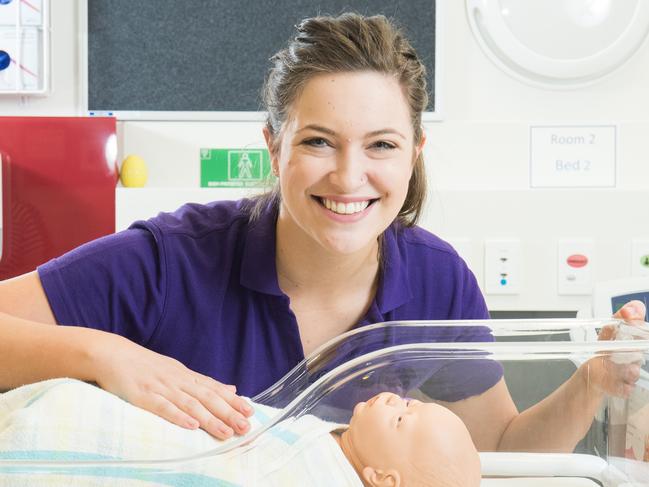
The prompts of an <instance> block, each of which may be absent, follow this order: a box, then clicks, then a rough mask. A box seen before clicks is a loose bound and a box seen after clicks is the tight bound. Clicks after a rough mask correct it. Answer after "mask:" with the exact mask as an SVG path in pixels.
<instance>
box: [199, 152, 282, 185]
mask: <svg viewBox="0 0 649 487" xmlns="http://www.w3.org/2000/svg"><path fill="white" fill-rule="evenodd" d="M272 177H273V176H272V175H271V170H270V156H269V154H268V151H267V150H266V149H201V187H202V188H218V187H227V188H248V187H254V186H264V185H265V184H266V183H267V182H268V180H269V178H272Z"/></svg>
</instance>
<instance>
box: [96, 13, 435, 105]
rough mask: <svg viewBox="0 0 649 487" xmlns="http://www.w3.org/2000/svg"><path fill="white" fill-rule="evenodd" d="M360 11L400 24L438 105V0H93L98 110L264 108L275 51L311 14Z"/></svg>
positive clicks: (431, 95)
mask: <svg viewBox="0 0 649 487" xmlns="http://www.w3.org/2000/svg"><path fill="white" fill-rule="evenodd" d="M345 11H354V12H358V13H361V14H364V15H370V14H383V15H385V16H386V17H388V18H390V19H392V20H393V21H394V22H395V23H396V24H397V25H398V26H400V27H401V28H402V29H403V30H404V31H405V33H406V35H407V36H408V38H409V39H410V40H411V42H412V43H413V45H414V47H415V49H417V52H418V53H419V55H420V57H421V58H422V60H423V61H424V63H425V64H426V68H427V70H428V87H429V93H430V99H431V102H430V105H429V110H431V111H432V110H434V82H433V80H434V71H435V0H357V1H353V0H346V1H337V0H274V1H263V0H146V1H140V0H138V1H133V0H90V1H89V2H88V109H89V110H91V111H93V110H94V111H100V110H101V111H103V110H106V111H252V112H255V111H261V110H262V106H261V96H260V92H261V87H262V84H263V81H264V77H265V75H266V72H267V70H268V68H269V67H270V63H269V61H268V60H269V58H270V57H271V56H272V55H273V54H274V53H275V52H276V51H278V50H279V49H281V48H283V47H284V45H285V44H286V42H287V40H288V39H290V38H291V36H292V35H293V33H294V26H295V25H296V24H297V23H299V21H300V20H301V19H303V18H306V17H311V16H314V15H318V14H322V15H325V14H326V15H337V14H340V13H342V12H345Z"/></svg>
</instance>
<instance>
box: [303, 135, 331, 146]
mask: <svg viewBox="0 0 649 487" xmlns="http://www.w3.org/2000/svg"><path fill="white" fill-rule="evenodd" d="M302 143H303V144H306V145H310V146H311V147H325V146H327V145H329V143H328V142H327V141H326V140H325V139H323V138H322V137H314V138H312V139H306V140H305V141H304V142H302Z"/></svg>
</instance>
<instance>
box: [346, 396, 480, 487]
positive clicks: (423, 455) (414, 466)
mask: <svg viewBox="0 0 649 487" xmlns="http://www.w3.org/2000/svg"><path fill="white" fill-rule="evenodd" d="M338 443H339V444H340V447H341V449H342V450H343V452H344V454H345V456H346V457H347V459H348V460H349V462H350V463H351V464H352V465H353V466H354V469H355V470H356V472H357V473H358V475H359V477H360V478H361V479H362V481H363V484H364V485H365V486H372V487H379V486H388V485H389V486H394V487H396V486H404V487H410V486H422V487H423V486H444V487H451V486H454V487H455V486H457V487H460V486H462V487H465V486H466V487H468V486H478V485H480V459H479V456H478V452H477V451H476V448H475V446H474V445H473V441H472V440H471V436H470V435H469V432H468V430H467V429H466V426H465V425H464V423H463V422H462V421H461V420H460V418H458V417H457V416H456V415H455V414H453V413H452V412H451V411H449V410H448V409H446V408H445V407H443V406H440V405H438V404H434V403H423V402H421V401H416V400H406V399H402V398H401V397H399V396H397V395H396V394H392V393H387V392H386V393H381V394H378V395H376V396H374V397H373V398H372V399H370V400H369V401H367V402H361V403H359V404H357V405H356V407H355V408H354V414H353V416H352V418H351V421H350V424H349V428H347V430H345V431H344V432H343V433H342V434H341V435H340V437H339V438H338Z"/></svg>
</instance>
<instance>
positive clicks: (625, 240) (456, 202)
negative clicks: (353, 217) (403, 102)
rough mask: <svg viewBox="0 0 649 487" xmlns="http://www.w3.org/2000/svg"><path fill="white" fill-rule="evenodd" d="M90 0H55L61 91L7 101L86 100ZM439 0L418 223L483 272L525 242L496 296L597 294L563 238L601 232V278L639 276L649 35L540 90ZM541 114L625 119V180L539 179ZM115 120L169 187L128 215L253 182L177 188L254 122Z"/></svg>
mask: <svg viewBox="0 0 649 487" xmlns="http://www.w3.org/2000/svg"><path fill="white" fill-rule="evenodd" d="M81 1H82V0H79V1H78V2H77V1H76V0H53V1H52V3H53V6H52V52H53V56H52V57H53V59H52V61H53V62H52V66H53V80H52V93H51V95H50V96H49V97H47V98H44V99H34V100H29V101H27V102H26V103H23V102H21V101H20V100H16V99H12V100H7V99H0V113H2V114H9V113H11V114H20V115H26V114H51V115H62V114H77V113H82V110H83V107H82V106H81V99H82V97H81V93H80V91H81V89H82V84H81V82H80V79H79V64H78V63H79V56H80V50H79V45H80V43H79V38H78V37H79V36H78V31H79V29H78V26H79V12H80V11H81V12H83V11H84V10H83V7H80V5H82V4H81V3H80V2H81ZM443 3H444V8H443V9H441V10H440V12H441V15H442V19H441V21H442V32H441V38H440V42H441V43H442V49H443V56H442V57H441V63H440V65H439V66H438V69H439V70H440V72H441V74H442V86H441V91H440V92H439V93H438V96H439V97H440V98H441V100H442V103H443V121H442V122H429V123H427V124H426V131H427V137H428V143H427V147H426V150H425V156H426V161H427V164H428V170H429V177H430V184H431V187H432V193H431V197H430V199H429V204H428V207H427V211H426V214H425V217H424V219H423V221H422V225H423V226H425V227H427V228H429V229H431V230H433V231H434V232H437V233H438V234H440V235H441V236H442V237H445V238H449V239H451V240H453V241H457V240H458V239H459V241H460V242H464V243H463V244H462V246H461V250H462V252H463V254H464V255H465V257H466V258H467V260H468V261H469V263H470V265H471V266H472V268H473V269H474V272H475V273H476V275H477V276H478V279H479V280H480V282H482V279H483V269H482V268H483V246H484V240H485V239H500V238H516V239H519V240H520V241H521V251H522V256H523V259H522V265H521V282H522V288H521V292H520V294H519V295H516V296H492V295H487V300H488V303H489V305H490V308H491V309H494V310H576V309H578V308H580V307H582V306H583V305H585V304H587V303H588V302H589V297H588V296H560V295H558V294H557V289H556V288H557V286H556V282H557V274H556V260H557V256H556V253H557V251H556V248H557V247H556V242H557V240H559V239H564V238H590V239H593V240H594V241H595V249H594V254H593V256H592V257H593V258H592V264H593V266H594V267H593V271H594V277H595V279H597V280H605V279H612V278H618V277H625V276H627V275H629V274H630V265H631V264H630V262H631V250H630V242H631V239H632V238H645V239H649V226H648V225H647V217H646V212H647V209H648V208H649V164H647V162H646V160H645V159H646V158H647V155H646V154H647V151H646V149H645V141H646V140H647V139H648V138H649V137H648V136H649V115H648V114H649V94H648V93H647V88H646V87H647V86H649V44H647V43H645V44H644V45H643V47H642V48H641V50H640V52H638V53H637V54H636V56H635V57H634V58H632V60H631V61H630V62H629V63H627V64H626V65H625V66H623V67H622V68H621V69H620V70H618V71H617V72H615V73H614V74H612V75H611V76H609V77H608V78H606V79H604V80H601V81H599V82H598V83H596V84H594V85H592V86H590V87H586V88H582V89H578V90H572V91H549V90H543V89H539V88H534V87H531V86H528V85H525V84H523V83H521V82H519V81H517V80H514V79H512V78H510V77H508V76H507V75H505V74H503V73H502V72H501V71H500V70H499V69H498V68H496V67H495V66H494V65H493V64H492V63H491V62H490V61H489V60H488V59H487V58H486V57H485V56H484V55H483V53H482V51H481V50H480V49H479V47H478V45H477V43H476V41H475V40H474V38H473V36H472V34H471V32H470V29H469V25H468V22H467V19H466V12H465V8H464V2H463V1H461V0H443ZM260 69H261V67H260ZM540 123H542V124H568V125H569V124H597V123H606V124H615V125H617V127H618V140H617V143H618V145H617V147H618V151H617V178H616V183H617V186H616V188H614V189H609V190H604V189H580V190H578V189H564V190H540V189H529V126H530V124H540ZM118 130H119V140H120V154H121V155H122V156H123V155H126V154H130V153H136V154H139V155H140V156H142V157H143V158H144V159H145V160H146V161H147V163H148V166H149V173H150V177H149V186H150V187H151V188H171V189H169V190H166V191H165V190H161V189H158V190H155V191H150V192H147V191H145V190H125V189H121V190H120V191H119V192H118V198H117V203H118V212H119V214H118V228H121V227H123V226H124V225H125V224H126V223H125V222H126V221H127V220H129V221H130V220H131V219H133V218H138V217H142V216H146V215H148V214H150V213H152V212H154V211H155V210H156V209H157V207H158V206H161V207H162V209H168V208H169V207H172V206H173V205H175V204H176V203H177V202H179V201H182V200H184V199H186V198H189V197H190V195H193V197H192V199H197V200H200V199H203V200H205V199H211V198H214V197H215V196H214V195H219V196H220V195H222V194H223V196H224V197H228V198H229V197H236V196H238V195H239V194H243V193H240V192H236V191H235V192H232V191H231V190H230V191H228V192H227V193H221V192H219V190H209V191H203V192H202V193H201V192H195V191H192V192H189V193H188V192H187V189H185V190H183V191H178V192H175V194H174V191H173V190H172V189H173V188H195V187H197V186H198V185H199V148H201V147H219V146H223V147H261V146H263V138H262V136H261V123H258V122H245V123H243V122H239V123H232V122H230V123H224V122H220V123H219V122H121V123H120V124H119V127H118ZM147 195H148V196H147ZM219 196H216V197H219ZM147 198H148V199H147ZM165 205H166V207H165Z"/></svg>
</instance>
